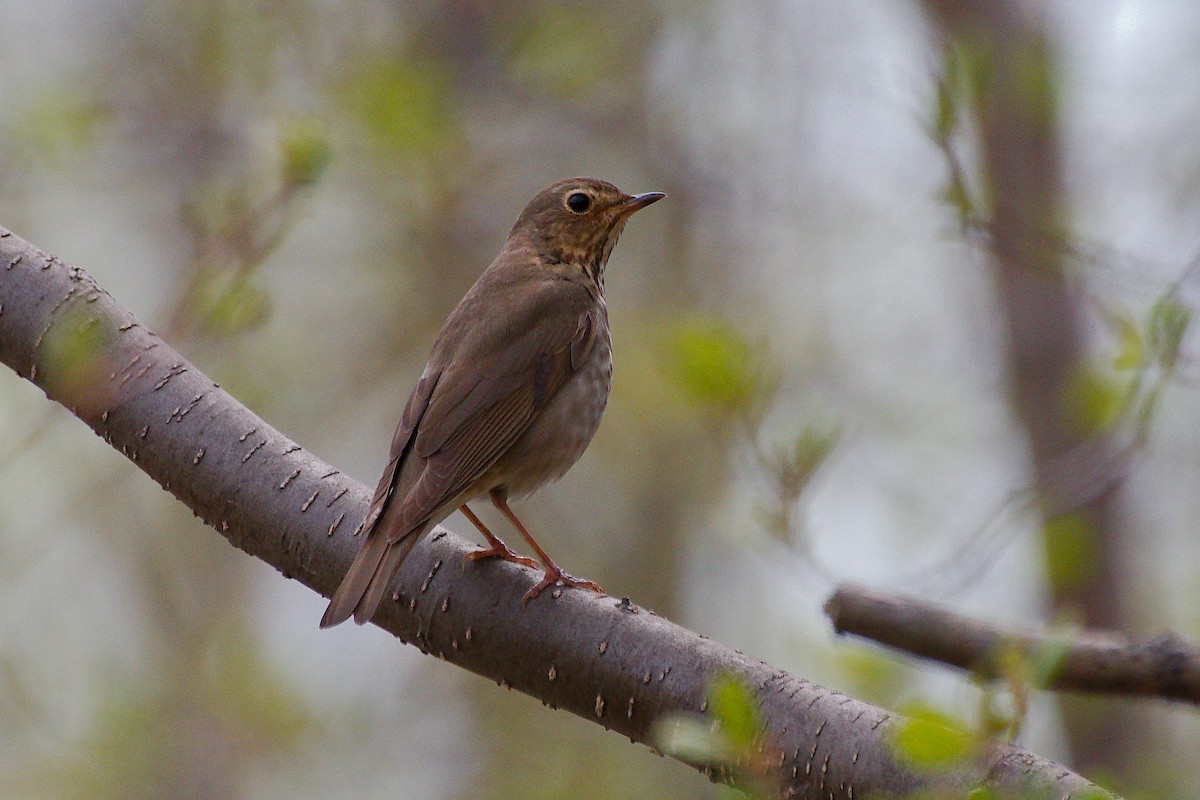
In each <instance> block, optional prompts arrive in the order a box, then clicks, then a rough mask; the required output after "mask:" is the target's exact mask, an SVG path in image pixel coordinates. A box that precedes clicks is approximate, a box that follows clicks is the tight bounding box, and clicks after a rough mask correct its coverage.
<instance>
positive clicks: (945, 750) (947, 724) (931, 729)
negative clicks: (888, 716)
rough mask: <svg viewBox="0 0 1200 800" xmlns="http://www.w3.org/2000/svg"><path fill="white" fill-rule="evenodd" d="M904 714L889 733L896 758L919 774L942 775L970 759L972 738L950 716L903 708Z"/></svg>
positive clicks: (933, 711)
mask: <svg viewBox="0 0 1200 800" xmlns="http://www.w3.org/2000/svg"><path fill="white" fill-rule="evenodd" d="M904 713H905V714H906V715H907V716H906V717H905V718H904V719H903V720H901V721H900V723H899V724H898V725H897V726H896V728H895V730H894V731H893V732H892V734H891V744H892V748H893V751H894V752H895V754H896V757H897V759H898V760H899V761H900V762H901V763H903V764H905V765H907V766H909V767H911V768H913V769H915V770H918V771H924V772H941V771H945V770H949V769H952V768H954V767H956V766H958V765H959V764H962V763H963V762H964V761H966V760H967V759H969V758H970V757H971V756H972V755H973V753H974V750H975V739H974V737H973V736H972V735H971V734H970V733H969V732H968V731H966V730H964V729H963V727H962V726H961V725H959V724H958V723H957V722H956V721H955V720H954V719H953V718H952V717H950V716H949V715H947V714H944V713H942V712H940V711H937V710H936V709H933V708H929V707H928V706H921V705H918V706H911V707H909V708H906V709H904Z"/></svg>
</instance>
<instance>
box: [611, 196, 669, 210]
mask: <svg viewBox="0 0 1200 800" xmlns="http://www.w3.org/2000/svg"><path fill="white" fill-rule="evenodd" d="M664 197H666V195H665V194H663V193H662V192H646V193H645V194H635V195H633V196H632V197H629V198H627V199H626V200H625V202H624V203H623V204H622V205H623V208H622V209H621V210H622V211H623V212H624V213H626V214H632V213H633V212H635V211H638V210H640V209H643V208H645V207H646V206H648V205H650V204H651V203H657V202H658V201H659V200H662V199H663V198H664Z"/></svg>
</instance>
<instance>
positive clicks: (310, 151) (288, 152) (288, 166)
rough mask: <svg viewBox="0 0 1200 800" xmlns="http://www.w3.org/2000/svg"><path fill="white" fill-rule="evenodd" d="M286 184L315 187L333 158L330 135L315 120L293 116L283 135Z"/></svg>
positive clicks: (283, 169) (281, 141) (281, 159)
mask: <svg viewBox="0 0 1200 800" xmlns="http://www.w3.org/2000/svg"><path fill="white" fill-rule="evenodd" d="M279 155H280V161H281V162H282V163H281V166H280V170H279V171H280V173H281V177H282V180H283V185H284V186H285V187H287V186H312V185H313V184H314V183H316V182H317V181H318V180H319V179H320V177H321V175H322V174H324V172H325V170H326V168H328V167H329V162H330V160H331V159H332V158H333V151H332V147H331V145H330V142H329V136H328V134H327V133H326V132H325V131H324V130H322V128H321V126H320V125H317V124H316V123H314V122H313V121H312V120H307V119H299V118H297V119H291V120H288V121H287V122H286V123H285V125H284V126H283V130H282V131H281V133H280V137H279Z"/></svg>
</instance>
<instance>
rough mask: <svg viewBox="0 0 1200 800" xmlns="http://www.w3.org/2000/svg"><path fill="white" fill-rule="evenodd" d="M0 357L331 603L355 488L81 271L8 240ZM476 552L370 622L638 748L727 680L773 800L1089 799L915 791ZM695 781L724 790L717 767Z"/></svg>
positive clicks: (681, 640) (667, 651)
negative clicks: (539, 595) (761, 755)
mask: <svg viewBox="0 0 1200 800" xmlns="http://www.w3.org/2000/svg"><path fill="white" fill-rule="evenodd" d="M0 359H2V360H3V361H4V362H5V363H6V364H8V365H9V366H10V367H11V368H12V369H14V370H15V371H16V372H17V374H18V375H20V376H22V377H24V378H27V379H29V380H32V381H33V382H34V383H36V384H38V385H39V386H41V387H42V388H43V389H44V390H45V391H46V394H47V396H48V397H49V398H50V399H53V400H56V401H58V402H60V403H62V404H63V405H65V406H66V407H68V408H69V409H71V410H72V411H73V412H74V413H75V414H76V415H77V416H79V417H80V418H81V419H82V420H83V421H84V422H86V423H87V424H88V425H89V426H90V427H91V428H92V429H93V430H94V431H95V432H96V433H97V434H98V435H100V436H102V437H104V439H105V440H106V441H107V442H109V443H110V444H111V445H112V446H113V447H114V448H116V449H118V450H119V451H120V452H122V453H123V454H125V455H126V456H127V457H128V458H129V459H130V460H132V461H133V462H134V463H135V464H136V465H137V466H138V467H139V468H140V469H141V470H142V471H144V472H146V473H147V474H148V475H150V476H151V477H152V478H154V480H156V481H157V482H158V483H159V484H160V485H161V486H163V488H165V489H167V490H168V491H170V492H171V493H172V494H173V495H175V497H177V498H178V499H179V500H181V501H182V502H184V503H185V504H186V505H187V506H188V507H189V508H191V509H192V510H193V512H194V513H195V514H196V515H197V516H199V517H201V518H202V519H203V520H204V521H205V522H206V523H208V524H209V525H211V526H213V527H215V528H216V529H217V530H218V531H220V532H221V533H222V534H223V535H224V536H225V537H226V538H227V539H228V540H229V541H230V542H231V543H232V544H234V545H236V546H237V547H239V548H240V549H242V550H244V551H246V552H247V553H249V554H251V555H253V556H256V557H258V558H261V559H263V560H265V561H267V562H268V563H270V564H272V565H274V566H275V567H276V568H277V569H279V570H280V571H281V572H282V573H283V574H284V575H286V576H288V577H292V578H295V579H296V580H299V581H300V582H301V583H303V584H304V585H306V586H308V587H311V588H312V589H314V590H315V591H317V592H320V593H321V594H323V595H326V596H327V595H328V594H329V593H330V592H331V591H332V590H333V588H334V587H335V585H336V584H337V581H338V579H339V578H340V577H341V575H342V574H343V572H344V571H345V569H346V567H347V566H348V565H349V562H350V560H351V558H352V557H353V554H354V551H355V550H356V548H357V541H356V540H355V538H354V536H353V533H354V530H355V526H356V525H357V523H358V521H359V519H360V518H361V516H362V514H363V512H364V510H365V506H366V503H367V500H368V492H367V489H366V487H364V486H363V485H362V484H360V483H358V482H356V481H354V480H352V479H350V478H349V477H347V476H345V475H342V474H341V473H340V472H339V471H338V470H336V469H334V468H332V467H330V466H329V465H327V464H325V463H324V462H322V461H321V460H320V459H318V458H317V457H315V456H313V455H312V454H310V453H308V452H306V451H305V450H304V449H303V448H301V447H300V446H299V445H296V444H294V443H293V442H291V441H290V440H289V439H287V438H286V437H285V436H283V435H282V434H281V433H279V432H278V431H276V430H275V429H273V428H272V427H271V426H269V425H268V424H266V423H265V422H264V421H263V420H261V419H259V418H258V417H257V416H255V415H254V414H253V413H252V412H251V411H250V410H249V409H247V408H245V407H244V406H242V405H241V404H240V403H238V402H237V401H236V400H235V399H234V398H233V397H231V396H230V395H229V394H228V393H227V392H225V391H223V390H222V389H221V388H220V387H219V386H217V385H216V384H215V383H214V382H213V381H211V380H210V379H209V378H207V377H206V376H205V375H204V374H203V373H201V372H200V371H199V370H198V369H196V368H195V367H194V366H193V365H192V364H190V363H189V362H188V361H187V360H186V359H185V358H183V357H182V356H181V355H180V354H179V353H177V352H176V351H174V350H173V349H172V348H171V347H170V346H168V345H167V344H166V343H165V342H163V341H162V340H161V339H159V338H158V337H157V336H156V335H155V334H154V333H153V332H151V331H149V330H147V329H146V328H144V327H142V326H141V325H139V324H138V323H137V322H136V320H134V318H133V317H132V316H131V315H130V313H129V312H128V311H126V310H125V309H123V308H122V307H121V306H119V305H118V304H117V303H116V302H115V300H113V298H112V297H111V296H109V295H108V294H107V293H106V292H104V291H103V290H102V289H101V288H100V287H99V286H98V285H97V284H96V283H95V282H94V281H93V280H92V279H91V277H90V276H88V275H87V274H86V273H85V272H84V271H83V270H81V269H80V268H78V267H73V266H68V265H66V264H63V263H62V262H60V261H58V260H57V259H55V258H53V257H51V256H48V255H47V254H45V253H44V252H42V251H40V250H38V249H37V248H35V247H33V246H32V245H30V244H29V243H27V242H24V241H22V240H21V239H19V238H18V237H16V236H13V235H12V234H11V233H9V232H8V231H5V230H3V229H0ZM470 549H471V545H469V544H468V543H466V542H465V541H463V540H461V539H459V538H457V537H455V536H454V535H452V534H449V533H447V532H445V531H442V530H439V531H437V532H436V533H435V534H434V535H433V536H432V537H430V539H429V540H428V541H427V542H425V543H424V545H423V546H421V547H418V548H417V550H416V551H415V552H414V554H413V556H412V557H411V558H410V559H409V560H408V561H406V562H405V565H404V568H403V569H402V570H401V574H400V575H399V578H398V581H397V584H396V589H397V591H396V595H395V597H394V600H395V602H391V603H385V604H384V606H383V608H382V609H381V612H380V613H379V614H378V615H377V616H376V618H375V620H374V623H375V624H377V625H379V626H380V627H382V628H384V629H386V630H388V631H390V632H391V633H393V634H395V635H396V636H397V637H398V638H400V639H401V640H403V641H405V642H409V643H411V644H415V645H416V646H417V647H419V648H420V649H421V650H422V651H424V652H426V653H431V654H435V655H437V656H438V657H440V658H442V659H444V660H446V661H449V662H451V663H453V664H456V665H457V666H460V667H462V668H464V669H468V670H470V671H472V672H475V673H477V674H479V675H483V676H485V677H488V678H490V679H491V680H494V681H496V682H497V683H499V684H501V685H504V686H506V687H511V688H515V689H518V690H520V691H522V692H525V693H527V694H529V695H532V696H533V697H536V698H537V699H539V700H541V701H542V702H543V703H544V704H546V705H548V706H550V707H554V708H563V709H566V710H569V711H571V712H573V713H575V714H577V715H579V716H581V717H584V718H586V719H590V720H592V721H595V722H597V723H599V724H601V725H603V726H604V727H606V728H608V729H611V730H615V731H617V732H620V733H621V734H623V735H626V736H629V737H630V739H631V740H632V741H634V742H638V743H643V744H650V745H653V741H652V739H651V725H652V723H654V722H655V721H656V720H658V719H659V718H660V717H662V716H663V715H664V714H667V713H671V712H680V711H690V712H695V713H700V712H702V711H703V710H704V709H705V707H706V691H707V687H708V684H709V682H710V680H711V679H712V678H714V677H715V676H717V675H723V674H724V675H732V676H734V677H736V678H737V679H738V680H739V681H741V682H742V683H743V684H744V685H745V686H747V687H749V688H750V690H751V691H752V692H753V694H754V698H755V700H756V701H757V703H758V704H759V706H760V711H761V718H762V721H763V724H764V726H765V730H764V731H763V737H762V738H763V741H764V742H765V743H766V744H767V746H768V747H769V748H770V751H771V752H772V753H777V754H778V758H777V759H776V760H775V763H773V764H772V767H773V771H774V774H775V775H776V776H777V777H778V779H779V784H780V786H781V789H780V792H781V794H782V796H785V797H795V796H801V797H816V796H819V797H831V798H839V797H846V798H850V797H855V796H857V797H864V796H868V795H871V794H887V795H889V796H895V795H896V794H903V793H906V792H911V791H914V790H917V789H922V788H933V787H936V786H939V785H945V786H949V787H952V788H953V789H955V790H956V791H957V790H961V789H965V788H967V787H970V786H973V785H975V784H977V783H979V782H980V781H983V780H986V781H987V782H988V783H989V784H991V785H993V786H995V787H998V788H1000V789H1002V790H1005V791H1012V792H1019V791H1023V790H1024V788H1025V787H1027V786H1028V785H1029V784H1030V783H1031V782H1033V783H1035V784H1039V785H1041V786H1043V787H1049V791H1048V795H1053V796H1058V797H1067V796H1076V797H1077V796H1079V795H1078V794H1073V793H1078V792H1081V791H1085V790H1086V791H1092V792H1099V790H1098V789H1096V788H1095V787H1094V786H1092V785H1091V784H1090V783H1088V782H1087V781H1085V780H1084V779H1082V778H1080V777H1079V776H1078V775H1075V774H1074V773H1071V772H1070V771H1068V770H1065V769H1063V768H1062V767H1060V766H1058V765H1056V764H1054V763H1053V762H1050V761H1048V760H1046V759H1043V758H1041V757H1038V756H1035V755H1033V754H1030V753H1027V752H1024V751H1022V750H1019V749H1017V748H1014V747H1011V746H1007V745H996V746H994V747H991V746H989V747H987V748H986V749H985V753H986V755H985V756H984V757H982V758H980V759H978V760H976V761H972V762H970V763H969V764H967V765H956V766H955V767H954V768H952V769H951V770H948V771H947V772H946V773H944V774H940V775H929V774H923V775H917V774H914V773H913V772H910V771H908V770H906V769H904V768H903V767H902V766H901V765H899V764H897V763H896V761H895V760H894V758H893V757H892V755H891V752H892V750H891V748H890V746H889V741H890V739H889V737H890V736H891V735H892V734H893V733H894V731H895V729H896V726H897V725H898V724H900V718H899V717H896V716H894V715H891V714H889V713H888V712H886V711H884V710H882V709H879V708H876V707H874V706H871V705H868V704H866V703H862V702H859V701H857V700H854V699H853V698H849V697H845V696H843V695H840V694H838V693H836V692H833V691H830V690H828V689H825V688H822V687H820V686H817V685H815V684H813V683H810V682H808V681H806V680H803V679H801V678H797V677H795V676H792V675H790V674H788V673H786V672H783V671H781V670H777V669H774V668H772V667H770V666H768V665H767V664H765V663H762V662H759V661H755V660H754V659H752V658H748V657H746V656H744V655H742V654H740V653H737V652H734V651H732V650H730V649H728V648H726V647H724V646H722V645H719V644H717V643H715V642H712V641H710V640H708V639H706V638H704V637H702V636H698V635H697V634H695V633H692V632H690V631H687V630H685V629H683V628H680V627H678V626H676V625H674V624H673V623H671V622H668V621H667V620H664V619H662V618H660V617H658V616H656V615H655V614H653V613H651V612H647V611H645V610H643V609H640V608H638V607H637V606H635V605H633V604H631V603H630V602H629V601H628V600H616V599H614V598H611V597H595V596H592V595H590V594H589V593H585V592H573V591H567V592H563V593H559V592H555V593H553V595H548V596H546V597H545V598H544V599H539V601H538V602H535V603H531V604H530V605H529V606H528V607H527V608H526V609H525V610H524V611H520V598H521V595H522V594H523V593H524V591H525V590H526V589H527V588H528V586H529V585H530V582H531V581H532V580H534V578H535V576H534V575H533V573H532V572H529V571H526V570H524V569H523V568H520V567H516V566H513V565H511V564H505V563H500V562H496V563H488V564H482V565H474V566H472V567H470V568H469V569H467V570H465V571H464V570H461V569H460V568H459V565H460V564H461V562H462V557H463V555H464V554H465V553H467V552H468V551H469V550H470ZM315 624H316V621H315V620H314V625H315ZM696 766H698V767H700V768H702V769H704V770H706V771H707V772H708V773H709V774H711V775H712V776H713V777H714V778H725V777H731V772H729V771H727V768H726V766H723V765H712V764H698V765H696ZM1043 790H1044V791H1045V790H1046V789H1043ZM1039 796H1040V795H1039ZM1096 796H1098V797H1099V796H1104V795H1102V794H1097V795H1096Z"/></svg>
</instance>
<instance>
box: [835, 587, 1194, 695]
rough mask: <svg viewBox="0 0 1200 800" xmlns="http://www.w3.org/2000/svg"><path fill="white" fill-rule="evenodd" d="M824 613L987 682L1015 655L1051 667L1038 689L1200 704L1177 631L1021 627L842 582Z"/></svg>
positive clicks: (1187, 650)
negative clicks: (1145, 634) (1139, 633)
mask: <svg viewBox="0 0 1200 800" xmlns="http://www.w3.org/2000/svg"><path fill="white" fill-rule="evenodd" d="M825 612H826V614H828V615H829V618H830V620H832V621H833V627H834V630H836V631H837V632H838V633H848V634H852V635H854V636H861V637H864V638H867V639H872V640H874V641H876V642H879V643H881V644H885V645H888V646H889V647H894V648H896V649H898V650H903V651H904V652H906V653H911V654H912V655H915V656H920V657H921V658H926V659H930V660H932V661H938V662H941V663H943V664H948V665H950V666H952V667H958V668H959V669H964V670H970V671H972V672H975V673H976V674H979V675H981V676H983V677H985V678H989V679H991V678H997V677H1001V676H1002V675H1003V674H1004V660H1005V659H1007V658H1008V657H1010V656H1011V655H1012V654H1014V653H1015V654H1017V655H1019V656H1021V657H1022V658H1024V659H1025V660H1026V661H1028V662H1037V663H1040V664H1043V665H1045V666H1046V669H1045V670H1044V675H1042V678H1043V681H1044V682H1043V683H1042V685H1041V687H1040V688H1046V689H1062V690H1067V691H1080V692H1097V693H1102V694H1117V695H1148V696H1154V697H1164V698H1168V699H1171V700H1185V701H1188V702H1190V703H1200V651H1197V649H1196V648H1195V647H1194V646H1192V645H1190V644H1188V643H1187V642H1185V641H1183V640H1182V639H1180V638H1178V637H1177V636H1174V635H1172V634H1165V635H1163V636H1157V637H1154V638H1151V639H1132V638H1130V637H1127V636H1123V635H1120V634H1115V633H1100V632H1096V631H1084V632H1080V633H1072V634H1069V635H1068V634H1055V633H1045V632H1038V631H1029V630H1022V629H1020V628H1014V627H1008V626H1004V625H1000V624H997V623H994V622H987V621H983V620H978V619H973V618H971V617H967V616H963V615H962V614H956V613H954V612H952V611H950V610H948V609H946V608H945V607H943V606H939V605H936V604H934V603H928V602H925V601H923V600H919V599H917V598H913V597H904V596H897V595H890V594H885V593H882V592H876V591H873V590H871V589H867V588H865V587H862V586H856V585H853V584H846V585H843V586H841V587H839V588H838V590H837V591H836V592H835V593H834V594H833V596H832V597H831V598H830V599H829V601H828V602H827V603H826V604H825ZM1041 671H1042V670H1039V672H1041Z"/></svg>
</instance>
